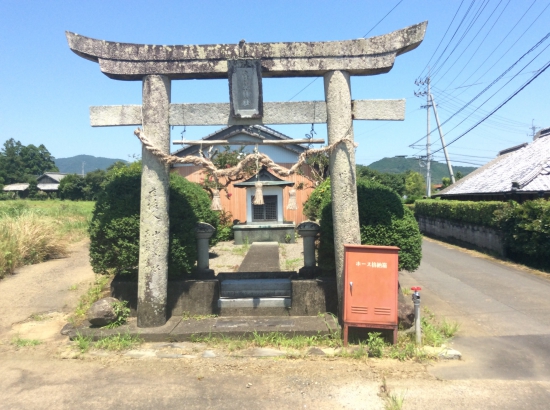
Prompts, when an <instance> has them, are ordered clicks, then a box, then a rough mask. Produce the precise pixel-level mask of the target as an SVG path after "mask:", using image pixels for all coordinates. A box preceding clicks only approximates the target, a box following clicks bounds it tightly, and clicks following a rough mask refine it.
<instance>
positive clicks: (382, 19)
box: [287, 0, 403, 102]
mask: <svg viewBox="0 0 550 410" xmlns="http://www.w3.org/2000/svg"><path fill="white" fill-rule="evenodd" d="M402 2H403V0H399V2H398V3H397V4H396V5H395V6H393V8H392V9H391V10H390V11H388V12H387V13H386V15H385V16H384V17H382V18H381V19H380V20H379V21H378V23H376V24H375V25H374V26H373V27H372V28H371V29H370V30H369V31H368V32H367V34H365V35H364V36H363V38H365V37H367V35H368V34H369V33H370V32H371V31H372V30H374V29H375V28H376V26H378V25H379V24H380V23H381V22H382V21H384V20H385V18H386V17H388V16H389V15H390V13H391V12H392V11H394V10H395V9H396V8H397V6H399V5H400V4H401V3H402ZM319 78H320V77H317V78H315V79H314V80H313V81H311V82H310V83H308V84H307V85H306V86H305V87H304V88H302V89H301V90H300V91H298V92H297V93H296V94H294V95H293V96H292V97H290V98H289V99H288V100H287V102H289V101H292V100H293V99H294V98H296V97H297V96H298V95H299V94H300V93H301V92H302V91H304V90H305V89H306V88H308V87H309V86H310V85H311V84H313V83H314V82H315V81H317V80H318V79H319Z"/></svg>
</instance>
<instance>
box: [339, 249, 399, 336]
mask: <svg viewBox="0 0 550 410" xmlns="http://www.w3.org/2000/svg"><path fill="white" fill-rule="evenodd" d="M398 252H399V248H397V247H395V246H371V245H344V346H347V344H348V327H349V326H352V327H367V328H380V329H392V330H393V343H395V342H396V341H397V303H398V301H397V291H398V285H397V281H398V275H397V272H398Z"/></svg>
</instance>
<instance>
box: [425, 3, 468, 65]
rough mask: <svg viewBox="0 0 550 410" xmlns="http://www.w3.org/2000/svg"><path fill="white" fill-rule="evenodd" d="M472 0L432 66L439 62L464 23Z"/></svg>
mask: <svg viewBox="0 0 550 410" xmlns="http://www.w3.org/2000/svg"><path fill="white" fill-rule="evenodd" d="M474 2H475V0H472V2H471V3H470V6H469V7H468V10H466V13H465V14H464V17H462V20H460V23H459V24H458V27H457V28H456V30H455V32H454V33H453V35H452V37H451V39H450V40H449V42H448V43H447V45H446V46H445V48H444V49H443V51H442V52H441V54H440V55H439V57H438V58H437V60H435V63H434V64H433V66H432V68H433V67H436V66H437V64H438V63H439V60H441V58H442V57H443V55H444V54H445V52H446V51H447V48H449V46H450V45H451V43H452V41H453V39H454V38H455V36H456V33H458V30H459V29H460V27H461V26H462V23H464V20H465V19H466V16H467V15H468V14H469V13H470V10H471V9H472V6H473V5H474Z"/></svg>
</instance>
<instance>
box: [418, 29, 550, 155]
mask: <svg viewBox="0 0 550 410" xmlns="http://www.w3.org/2000/svg"><path fill="white" fill-rule="evenodd" d="M548 37H550V32H549V33H548V34H546V36H544V37H543V38H542V39H541V40H539V41H538V42H537V43H536V44H535V45H534V46H533V47H531V48H530V49H529V50H528V51H527V52H525V53H524V54H523V55H522V56H521V57H520V58H519V59H517V60H516V61H515V62H514V63H513V64H512V65H511V66H510V67H508V69H506V70H505V71H504V72H503V73H502V74H501V75H500V76H498V77H497V78H496V79H495V80H494V81H493V82H492V83H491V84H489V85H488V86H487V87H485V88H484V89H483V90H482V91H481V92H479V93H478V94H477V95H476V96H475V97H474V98H472V99H471V100H470V101H468V102H467V103H466V104H465V105H464V106H463V107H462V108H460V109H459V110H458V111H456V112H455V113H454V114H453V115H451V116H450V117H449V118H447V119H446V120H445V121H443V123H442V124H441V125H444V124H446V123H448V122H449V121H450V120H451V119H452V118H454V117H455V116H456V115H458V114H459V113H460V112H462V111H464V110H465V109H466V108H467V107H468V106H469V105H470V104H472V103H473V102H474V101H475V100H477V99H478V98H479V97H480V96H481V95H483V94H484V93H485V92H486V91H487V90H489V89H490V88H491V87H492V86H493V85H495V84H496V83H497V82H498V81H500V80H501V79H502V77H504V76H505V75H506V74H507V73H508V72H510V70H512V68H514V67H515V66H516V65H517V64H518V63H519V62H520V61H521V60H522V59H523V58H524V57H525V56H526V55H527V54H529V53H531V52H532V51H533V50H535V49H536V48H537V47H539V46H540V45H541V44H542V43H543V42H544V41H546V40H547V39H548ZM547 47H548V46H547ZM547 47H545V48H544V49H543V50H542V51H544V50H546V48H547ZM541 53H542V52H541ZM541 53H539V54H538V55H537V56H535V58H537V57H538V56H539V55H540V54H541ZM533 60H534V59H532V60H531V61H530V62H529V63H527V65H526V66H524V68H523V69H521V70H520V71H519V72H518V73H516V75H514V77H512V79H510V80H509V81H508V82H507V83H506V84H504V86H506V85H507V84H509V83H510V82H511V81H512V80H513V79H514V78H515V77H517V75H518V74H519V73H521V71H523V70H524V69H525V68H526V67H527V66H528V65H529V64H531V63H532V62H533ZM504 86H503V87H504ZM503 87H501V88H500V89H499V90H498V91H500V90H502V88H503ZM498 91H497V92H498ZM495 94H496V93H495ZM495 94H493V95H492V96H491V97H489V99H491V98H492V97H493V96H494V95H495ZM489 99H487V100H485V101H484V102H483V103H482V104H481V105H480V106H479V107H477V108H480V107H481V106H483V105H484V104H485V103H486V102H487V101H488V100H489ZM462 122H464V120H463V121H462ZM462 122H461V123H460V124H462ZM460 124H459V125H460ZM457 126H458V125H457ZM457 126H455V127H454V128H456V127H457ZM454 128H453V129H454ZM433 131H435V129H434V130H433ZM426 137H427V135H425V136H424V137H422V138H420V139H419V140H417V141H415V142H413V143H412V144H411V145H414V144H416V143H418V142H420V141H422V140H423V139H424V138H426Z"/></svg>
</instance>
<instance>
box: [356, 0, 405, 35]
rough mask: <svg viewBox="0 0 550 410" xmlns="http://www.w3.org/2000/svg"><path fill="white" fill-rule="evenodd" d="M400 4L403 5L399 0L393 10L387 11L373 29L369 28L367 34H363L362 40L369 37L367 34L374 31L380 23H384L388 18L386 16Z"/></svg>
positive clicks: (401, 0)
mask: <svg viewBox="0 0 550 410" xmlns="http://www.w3.org/2000/svg"><path fill="white" fill-rule="evenodd" d="M401 3H403V0H399V2H398V3H397V4H396V5H395V6H393V8H392V9H391V10H390V11H388V12H387V13H386V15H385V16H384V17H382V18H381V19H380V21H379V22H378V23H376V24H375V25H374V27H373V28H371V29H370V30H369V31H367V34H365V35H364V36H363V38H365V37H367V36H368V35H369V33H370V32H371V31H372V30H374V29H375V28H376V27H377V26H378V25H379V24H380V23H382V22H383V21H384V19H385V18H386V17H388V16H389V15H390V13H391V12H392V11H394V10H395V9H396V7H397V6H399V5H400V4H401Z"/></svg>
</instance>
